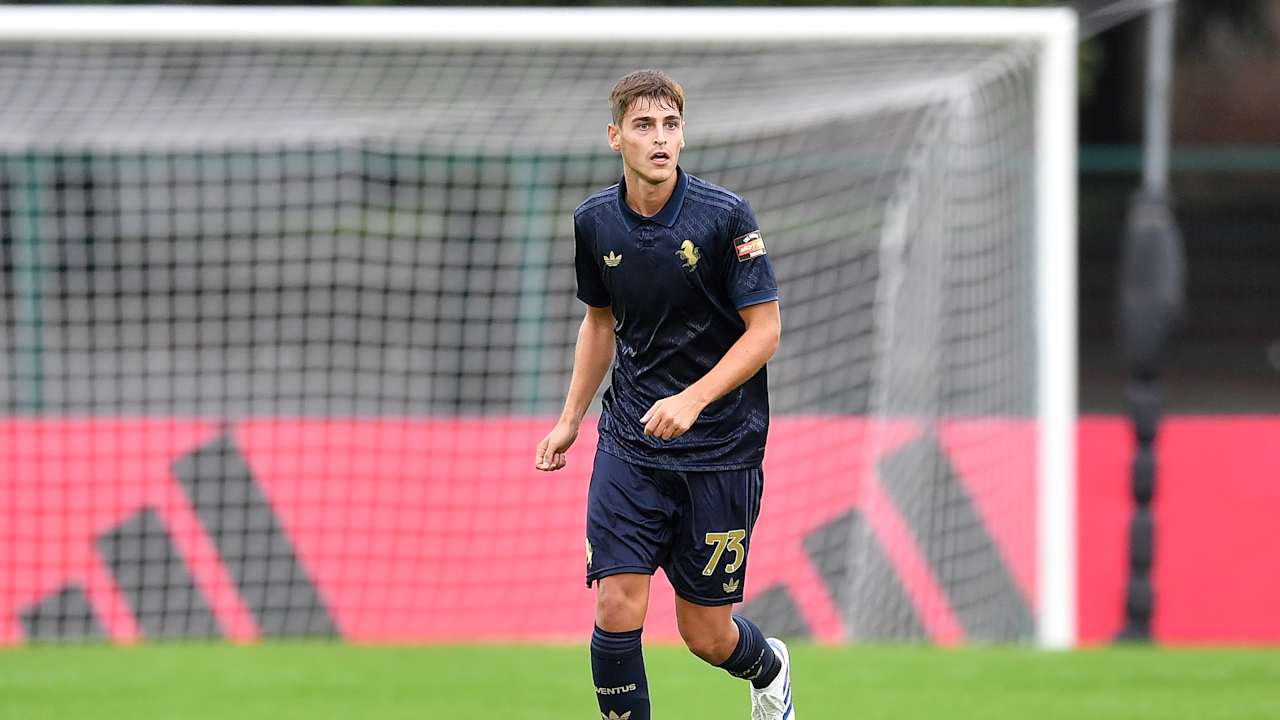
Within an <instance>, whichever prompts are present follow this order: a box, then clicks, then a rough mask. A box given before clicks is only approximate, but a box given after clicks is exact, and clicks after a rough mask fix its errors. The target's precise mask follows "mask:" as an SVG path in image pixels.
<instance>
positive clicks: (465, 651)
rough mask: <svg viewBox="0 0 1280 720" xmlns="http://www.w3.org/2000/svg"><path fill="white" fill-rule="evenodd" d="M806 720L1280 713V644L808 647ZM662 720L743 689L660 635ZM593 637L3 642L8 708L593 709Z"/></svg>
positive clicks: (699, 715)
mask: <svg viewBox="0 0 1280 720" xmlns="http://www.w3.org/2000/svg"><path fill="white" fill-rule="evenodd" d="M792 658H793V662H794V664H795V673H794V674H793V684H794V688H795V695H796V711H797V713H798V714H799V716H800V717H801V718H804V720H829V719H830V720H836V719H840V718H850V719H857V720H876V719H883V720H890V719H892V720H915V719H917V718H920V719H924V718H929V719H930V720H939V719H945V720H953V719H961V718H974V719H975V720H976V719H977V718H982V720H992V719H995V718H1000V719H1003V718H1018V719H1022V718H1028V719H1030V720H1054V719H1056V718H1062V719H1063V720H1066V719H1070V720H1080V719H1086V718H1087V719H1090V720H1103V719H1107V718H1115V719H1116V720H1120V719H1123V720H1142V719H1145V718H1151V720H1157V719H1158V720H1174V719H1178V718H1187V719H1188V720H1191V719H1194V720H1212V719H1215V718H1223V719H1224V720H1225V719H1228V718H1230V719H1231V720H1237V719H1245V718H1259V719H1262V718H1266V719H1267V720H1274V719H1275V718H1280V651H1275V650H1155V649H1149V648H1119V649H1105V650H1089V651H1079V652H1072V653H1039V652H1036V651H1034V650H1021V649H994V648H987V649H964V650H938V649H931V648H875V647H871V648H868V647H852V648H832V647H814V646H806V645H800V644H796V645H793V646H792ZM645 660H646V663H647V665H648V668H649V683H650V694H651V697H652V698H653V702H654V712H653V717H654V718H655V720H677V719H679V720H684V719H686V718H687V719H690V720H694V719H696V720H744V719H745V718H748V717H750V710H749V709H748V701H747V688H746V685H745V684H743V683H741V682H740V681H737V680H735V679H733V678H730V677H729V676H727V675H726V674H725V673H724V672H722V671H720V670H717V669H714V668H710V667H707V666H705V665H703V664H702V663H701V662H700V661H698V660H697V659H695V658H694V657H693V656H692V655H690V654H689V653H688V652H687V651H685V650H684V649H683V648H676V647H669V646H667V647H649V648H646V651H645ZM591 688H592V685H591V676H590V670H589V667H588V663H587V649H586V647H585V646H583V647H544V646H514V647H499V646H433V647H356V646H350V645H340V644H328V643H285V644H278V643H266V644H262V645H253V646H246V647H236V646H229V645H219V644H177V645H169V644H153V645H146V646H141V647H134V648H112V647H31V648H19V649H8V650H0V718H4V720H9V719H10V718H13V719H15V720H16V719H18V718H21V719H22V720H39V719H41V718H58V719H59V720H65V719H74V718H86V719H91V720H115V719H117V718H119V719H121V720H123V719H125V718H128V719H129V720H134V719H135V718H145V719H150V718H165V719H169V718H173V719H175V720H204V719H205V718H208V719H209V720H213V719H215V718H216V719H217V720H227V719H228V718H236V719H237V720H255V719H259V718H260V719H261V720H289V719H292V718H297V719H298V720H321V719H327V718H334V719H338V718H341V719H342V720H350V719H352V718H371V719H373V720H392V719H398V718H405V719H408V718H413V719H414V720H421V719H422V718H441V719H442V720H443V719H447V720H455V719H462V720H470V719H471V718H475V719H477V720H480V719H484V720H492V719H494V718H503V719H507V718H512V719H516V720H553V719H554V720H574V719H575V718H581V719H582V720H592V719H593V718H598V717H599V713H598V712H597V711H596V709H595V700H594V696H593V695H592V692H591Z"/></svg>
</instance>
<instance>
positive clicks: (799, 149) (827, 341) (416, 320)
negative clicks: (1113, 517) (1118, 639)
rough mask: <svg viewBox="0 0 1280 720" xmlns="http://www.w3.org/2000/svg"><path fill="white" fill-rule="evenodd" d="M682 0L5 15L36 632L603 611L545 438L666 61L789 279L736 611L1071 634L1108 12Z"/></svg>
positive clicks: (412, 634)
mask: <svg viewBox="0 0 1280 720" xmlns="http://www.w3.org/2000/svg"><path fill="white" fill-rule="evenodd" d="M651 20H652V16H651V15H650V14H649V13H647V12H644V11H612V12H554V11H532V10H526V11H505V12H504V11H461V10H452V11H431V10H400V11H364V10H356V11H324V10H280V9H275V10H216V9H193V8H187V9H181V8H167V9H145V8H144V9H129V10H125V9H87V8H61V9H34V8H22V9H19V8H9V9H4V10H0V105H2V106H3V108H4V110H3V112H0V243H2V244H3V245H2V247H3V262H4V264H3V268H2V272H3V280H2V281H0V286H2V287H3V288H4V290H3V294H2V295H0V322H2V323H3V332H2V333H0V367H2V368H3V372H0V644H3V643H20V642H33V641H41V640H56V639H75V638H105V639H110V640H114V641H125V642H127V641H133V640H137V639H150V638H165V637H189V636H198V637H226V638H231V639H239V640H243V639H254V638H258V637H273V636H293V635H320V636H338V637H344V638H350V639H353V640H360V641H379V640H397V641H403V640H410V641H430V640H442V639H474V638H481V639H484V638H498V639H548V638H582V637H585V634H584V633H585V632H588V631H589V629H590V617H591V607H592V602H593V597H592V593H591V592H590V591H587V590H586V589H584V588H583V585H582V575H583V572H584V561H585V558H584V556H583V542H582V537H583V525H584V516H585V513H584V503H585V497H586V485H587V479H588V476H589V468H590V458H591V454H592V452H593V450H594V442H595V436H594V422H591V421H589V422H588V423H586V424H585V426H584V432H583V436H582V437H581V438H580V439H579V440H578V443H577V445H576V446H575V447H574V448H573V450H572V451H571V453H570V456H569V467H568V468H566V469H565V470H563V471H561V472H559V473H556V474H550V475H549V474H542V473H538V472H536V471H535V470H534V469H533V454H534V448H535V446H536V444H537V441H538V440H539V439H540V438H541V436H542V435H543V434H544V433H545V432H546V431H547V430H549V429H550V426H551V423H552V422H553V420H554V418H555V416H556V415H557V413H558V410H559V407H560V404H561V403H562V401H563V397H564V392H565V390H566V388H567V384H568V378H569V373H570V371H571V364H572V353H573V342H574V339H575V335H576V329H577V326H578V323H579V321H580V319H581V317H582V313H583V310H584V308H583V306H582V305H581V304H580V303H579V302H578V301H577V300H576V299H575V298H574V274H573V271H572V266H573V263H572V255H573V243H572V224H571V223H572V213H573V209H574V207H575V206H576V205H577V204H578V203H579V202H580V201H581V200H583V199H584V198H585V197H587V196H588V195H590V194H591V193H593V192H595V191H597V190H599V189H601V188H604V187H606V186H608V185H610V184H612V183H614V182H616V181H617V179H618V177H619V175H620V161H619V158H618V156H617V155H616V154H615V153H613V152H612V151H610V150H609V149H608V147H607V145H606V143H605V125H606V123H607V122H608V121H609V111H608V105H607V97H608V94H609V90H610V88H611V87H612V85H613V83H614V82H615V81H616V80H617V79H618V78H620V77H621V76H622V75H624V74H626V73H627V72H629V71H631V70H633V69H637V68H642V67H651V66H660V67H662V68H663V69H665V70H667V71H668V72H669V73H670V74H671V75H672V76H673V77H675V78H676V79H677V80H678V81H679V82H680V83H682V84H683V86H684V88H685V90H686V92H687V96H688V102H687V107H686V117H687V129H686V136H687V138H688V143H689V144H688V147H687V148H686V150H685V151H684V153H683V157H682V166H683V167H684V168H685V169H686V170H687V171H689V172H692V173H694V174H697V175H699V176H700V177H703V178H704V179H707V180H710V181H712V182H715V183H717V184H720V185H723V186H726V187H728V188H730V189H732V190H734V191H736V192H738V193H739V194H741V195H743V196H745V197H746V198H747V199H748V200H749V201H750V202H751V203H752V205H753V206H754V208H755V210H756V214H757V215H758V217H759V220H760V225H761V229H762V232H763V234H764V235H765V236H766V237H767V238H768V247H769V250H770V256H771V258H772V260H773V264H774V267H775V269H776V272H777V276H778V280H779V283H780V287H781V294H782V309H783V328H784V329H783V341H782V345H781V348H780V350H779V351H778V353H777V355H776V356H775V358H774V359H773V360H772V361H771V362H770V363H769V370H768V372H769V380H770V395H771V406H772V414H773V422H772V427H771V433H770V438H769V445H768V450H767V455H766V461H765V477H766V489H765V499H764V503H763V505H764V509H763V513H762V515H761V517H760V521H759V524H758V526H757V533H756V535H755V537H754V539H753V544H752V549H751V558H750V563H749V573H748V576H747V585H746V602H745V604H744V605H743V606H742V607H741V608H740V609H739V610H740V612H743V613H744V614H747V615H749V616H751V617H753V618H754V619H756V620H757V621H758V622H760V623H761V624H762V625H763V626H764V627H765V628H766V630H768V631H770V632H773V633H778V634H784V635H792V636H801V637H812V638H816V639H821V640H839V639H849V640H852V641H855V642H882V641H895V640H909V641H935V642H944V643H953V642H965V641H1017V640H1024V639H1026V640H1032V639H1035V638H1036V637H1037V636H1039V638H1040V639H1041V641H1042V642H1045V643H1048V644H1062V643H1066V642H1069V641H1070V632H1071V631H1070V627H1071V613H1072V610H1071V603H1072V600H1071V593H1072V588H1071V584H1070V583H1071V581H1070V566H1071V563H1072V550H1071V545H1072V543H1073V541H1074V539H1073V537H1072V533H1073V532H1074V530H1073V528H1072V527H1071V523H1072V520H1071V518H1072V515H1071V473H1072V470H1071V453H1070V433H1071V432H1072V416H1071V413H1072V412H1073V410H1072V408H1071V403H1072V402H1073V401H1072V400H1071V398H1072V392H1073V390H1072V384H1073V382H1074V380H1073V377H1072V374H1073V372H1074V369H1073V365H1072V363H1073V359H1072V353H1073V352H1074V346H1073V342H1074V341H1073V339H1072V334H1073V333H1074V326H1073V317H1072V312H1073V311H1072V309H1071V306H1072V305H1073V303H1074V297H1073V296H1072V293H1073V292H1074V290H1073V285H1072V276H1073V273H1074V254H1073V242H1074V239H1073V230H1072V228H1073V227H1074V226H1073V223H1074V218H1073V213H1074V197H1073V190H1072V185H1073V179H1072V174H1071V173H1072V170H1073V165H1072V160H1071V157H1072V149H1071V144H1072V142H1073V140H1074V138H1073V136H1072V120H1071V115H1072V113H1073V112H1074V110H1073V107H1072V102H1071V99H1072V97H1073V93H1074V86H1073V85H1074V80H1073V77H1074V76H1073V73H1074V67H1073V57H1074V36H1073V27H1074V24H1073V20H1072V19H1071V16H1070V15H1069V14H1067V13H1065V12H1064V11H1056V10H1047V11H1046V10H1040V11H1029V12H1019V11H986V12H980V11H979V12H973V11H968V12H966V11H959V12H958V11H944V12H886V11H838V12H828V11H812V12H809V11H802V12H784V11H755V12H714V11H688V13H687V14H682V13H679V12H674V11H670V10H668V11H664V22H663V24H664V25H667V24H669V23H674V26H675V28H676V29H675V30H674V31H673V33H674V34H673V35H671V36H669V37H666V38H664V37H663V34H662V33H661V32H659V33H652V32H650V30H649V28H650V27H651V24H650V23H651ZM656 583H657V588H658V590H657V592H658V593H659V594H658V595H657V597H656V598H655V600H654V602H653V603H652V611H651V617H650V621H649V623H648V625H647V632H649V633H651V634H656V635H659V636H667V637H674V633H675V629H674V622H673V619H672V617H671V611H670V609H669V607H666V606H669V605H670V603H669V602H666V601H664V600H662V599H661V598H662V595H661V593H663V592H667V593H669V592H670V591H669V588H667V587H666V586H665V584H664V581H663V580H662V578H661V576H660V575H659V577H658V579H657V580H656Z"/></svg>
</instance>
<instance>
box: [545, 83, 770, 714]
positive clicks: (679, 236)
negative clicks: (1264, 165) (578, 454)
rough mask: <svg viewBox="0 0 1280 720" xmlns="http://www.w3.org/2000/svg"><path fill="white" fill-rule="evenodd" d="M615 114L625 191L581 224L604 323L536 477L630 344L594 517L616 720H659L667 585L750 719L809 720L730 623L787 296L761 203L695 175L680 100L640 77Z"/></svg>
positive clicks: (611, 401)
mask: <svg viewBox="0 0 1280 720" xmlns="http://www.w3.org/2000/svg"><path fill="white" fill-rule="evenodd" d="M609 102H610V105H611V108H612V112H613V122H612V123H610V124H609V126H608V133H609V146H610V147H611V148H613V149H614V150H616V151H618V152H619V153H620V154H621V155H622V180H621V181H620V182H619V183H618V184H616V185H614V186H612V187H609V188H607V189H605V190H603V191H601V192H599V193H596V194H595V195H592V196H591V197H589V198H587V200H586V201H585V202H583V203H582V204H581V205H580V206H578V209H577V210H576V211H575V212H574V235H575V242H576V259H575V266H576V270H577V276H578V298H579V299H581V300H582V301H583V302H584V303H586V304H587V306H588V307H587V311H586V317H585V318H584V319H583V321H582V326H581V328H580V329H579V331H578V340H577V347H576V349H575V352H574V366H573V375H572V378H571V380H570V383H569V391H568V396H567V398H566V399H565V404H564V411H563V413H562V414H561V417H560V420H559V421H558V422H557V423H556V425H555V427H554V428H553V429H552V430H551V432H550V433H548V434H547V436H546V437H545V438H543V440H542V442H541V443H539V445H538V450H537V457H536V459H535V464H536V467H537V468H538V469H539V470H544V471H554V470H559V469H560V468H562V467H564V465H565V453H566V452H567V451H568V450H569V447H570V446H571V445H572V444H573V442H574V440H575V439H576V438H577V436H578V428H579V425H580V424H581V422H582V417H583V415H584V414H585V413H586V411H587V407H588V405H589V404H590V402H591V399H592V397H593V396H594V395H595V392H596V389H597V388H599V386H600V383H601V382H602V381H603V379H604V375H605V373H606V371H607V370H608V369H609V366H610V363H611V362H612V361H613V359H614V348H615V344H616V347H617V363H616V365H614V368H613V376H612V382H611V383H610V386H609V388H608V390H606V391H605V394H604V412H603V414H602V415H601V417H600V426H599V429H600V441H599V446H598V448H597V450H596V456H595V465H594V467H593V470H592V475H591V486H590V490H589V493H588V500H587V576H586V579H587V586H588V587H590V586H591V584H592V583H593V582H594V583H596V617H595V625H596V626H595V631H594V633H593V634H592V636H591V671H592V676H593V678H594V680H595V685H596V698H597V700H598V701H599V704H600V716H601V718H602V719H603V720H619V719H622V720H649V686H648V682H647V680H646V678H645V670H644V658H643V655H642V653H641V643H640V636H641V631H642V629H643V626H644V619H645V613H646V611H647V609H648V604H649V581H650V578H651V576H652V575H653V573H654V571H655V570H656V569H657V568H659V567H661V568H662V569H663V571H664V572H665V573H666V575H667V577H668V579H670V581H671V584H672V586H674V588H675V591H676V599H675V603H676V619H677V623H678V625H679V628H680V635H681V637H682V638H683V639H684V641H685V644H687V645H688V647H689V650H691V651H692V652H693V653H694V654H695V655H697V656H698V657H700V658H702V659H703V660H705V661H706V662H708V663H710V664H712V665H716V666H718V667H721V668H724V669H725V670H727V671H728V672H729V673H730V674H732V675H734V676H736V677H739V678H743V679H745V680H748V681H750V683H751V686H752V690H751V704H752V714H751V716H752V718H754V719H756V720H794V717H795V712H794V710H793V707H792V702H791V681H790V660H789V657H788V654H787V648H786V646H785V645H784V644H783V643H782V642H781V641H779V640H776V639H774V638H769V639H767V640H766V639H765V637H764V635H763V634H762V633H761V632H760V628H758V627H756V625H755V624H754V623H752V622H751V621H750V620H748V619H746V618H744V617H740V616H735V615H733V614H732V606H733V604H734V603H736V602H741V601H742V596H743V588H744V586H745V577H746V570H747V551H748V548H749V547H750V542H751V531H752V527H753V526H754V525H755V521H756V517H757V516H758V515H759V512H760V496H761V492H762V490H763V486H764V476H763V474H762V472H761V463H762V461H763V459H764V444H765V435H766V433H767V431H768V425H769V398H768V388H767V382H766V378H765V367H764V366H765V362H766V361H767V360H768V359H769V358H770V356H772V355H773V353H774V351H775V350H776V349H777V347H778V340H779V335H780V332H781V320H780V316H779V311H778V289H777V281H776V280H775V279H774V274H773V268H772V266H771V265H770V263H769V257H768V255H766V254H765V246H764V240H763V239H762V238H761V237H760V229H759V227H758V226H757V224H756V219H755V215H754V213H753V212H752V210H751V206H750V205H748V204H747V201H746V200H744V199H743V198H741V197H739V196H738V195H735V194H734V193H732V192H729V191H728V190H725V189H724V188H721V187H717V186H715V185H712V184H711V183H709V182H706V181H704V180H700V179H698V178H696V177H694V176H692V175H689V174H688V173H686V172H685V171H684V170H683V169H682V168H681V167H680V166H679V160H680V150H681V148H683V147H684V90H683V89H682V88H681V87H680V85H678V84H677V83H676V82H675V81H674V80H672V79H671V78H670V77H669V76H668V75H666V74H665V73H663V72H660V71H655V70H641V71H637V72H634V73H631V74H630V75H627V76H626V77H624V78H622V80H620V81H619V82H618V84H617V85H616V86H615V87H614V88H613V92H612V94H611V95H610V97H609Z"/></svg>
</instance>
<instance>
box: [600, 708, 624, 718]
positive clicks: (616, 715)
mask: <svg viewBox="0 0 1280 720" xmlns="http://www.w3.org/2000/svg"><path fill="white" fill-rule="evenodd" d="M600 720H631V711H630V710H628V711H626V712H624V713H622V714H621V715H619V714H618V713H616V712H614V711H612V710H610V711H609V714H608V715H605V714H604V713H600Z"/></svg>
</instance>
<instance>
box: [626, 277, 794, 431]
mask: <svg viewBox="0 0 1280 720" xmlns="http://www.w3.org/2000/svg"><path fill="white" fill-rule="evenodd" d="M738 314H739V315H741V316H742V321H743V322H744V323H746V326H747V327H746V330H745V331H743V333H742V336H741V337H739V338H738V340H737V342H735V343H734V344H733V345H732V346H730V348H729V351H728V352H726V353H725V354H724V357H722V358H720V362H718V363H716V364H715V367H713V368H711V370H710V371H708V372H707V374H706V375H703V376H702V377H701V378H700V379H699V380H698V381H697V382H695V383H694V384H692V385H690V386H689V387H687V388H685V389H684V390H682V391H681V392H679V393H677V394H675V395H672V396H670V397H665V398H663V399H661V400H659V401H658V402H656V403H654V404H653V407H651V408H649V411H648V412H646V413H645V414H644V416H643V417H641V418H640V422H642V423H644V432H645V434H646V435H653V436H655V437H659V438H662V439H663V440H671V439H673V438H678V437H680V436H681V435H683V434H684V433H685V432H686V431H688V429H689V428H691V427H693V423H694V421H696V420H697V419H698V415H700V414H701V413H702V411H703V409H704V408H706V407H707V405H709V404H711V403H712V402H714V401H716V400H718V399H720V398H721V397H724V396H725V394H727V393H728V392H730V391H731V390H733V389H734V388H736V387H738V386H739V385H741V384H742V383H744V382H746V381H747V380H750V379H751V377H752V376H753V375H755V374H756V373H757V372H759V371H760V368H762V367H764V364H765V363H766V362H768V361H769V358H771V357H773V353H774V352H776V351H777V350H778V342H779V340H780V339H781V338H782V314H781V312H779V310H778V301H777V300H770V301H768V302H762V303H757V304H755V305H748V306H746V307H743V308H739V309H738Z"/></svg>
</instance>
